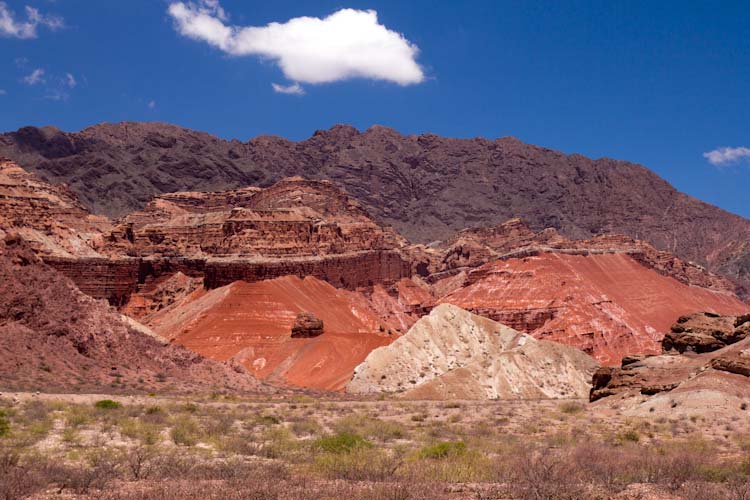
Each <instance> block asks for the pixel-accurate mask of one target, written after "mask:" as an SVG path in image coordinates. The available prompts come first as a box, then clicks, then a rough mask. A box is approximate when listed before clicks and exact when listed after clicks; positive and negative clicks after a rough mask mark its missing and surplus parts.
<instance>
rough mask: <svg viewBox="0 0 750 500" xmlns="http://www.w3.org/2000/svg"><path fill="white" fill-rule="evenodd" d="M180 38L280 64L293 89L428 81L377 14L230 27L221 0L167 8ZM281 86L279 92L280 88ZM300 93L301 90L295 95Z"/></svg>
mask: <svg viewBox="0 0 750 500" xmlns="http://www.w3.org/2000/svg"><path fill="white" fill-rule="evenodd" d="M168 12H169V15H170V16H171V17H172V19H173V20H174V23H175V29H176V30H177V32H178V33H180V34H181V35H183V36H185V37H188V38H192V39H194V40H199V41H203V42H206V43H208V44H209V45H211V46H213V47H216V48H217V49H219V50H221V51H223V52H224V53H226V54H229V55H233V56H252V55H254V56H259V57H262V58H265V59H269V60H272V61H274V62H276V64H278V66H279V68H280V69H281V71H282V72H283V74H284V76H285V77H287V78H288V79H289V80H290V81H292V82H293V84H292V85H289V86H286V87H284V86H281V85H277V84H274V85H273V88H274V90H276V91H277V92H281V91H282V90H279V89H294V91H293V92H289V93H299V90H302V88H301V87H299V83H312V84H318V83H328V82H335V81H339V80H347V79H351V78H368V79H373V80H385V81H390V82H394V83H397V84H399V85H412V84H417V83H420V82H422V81H424V78H425V76H424V72H423V71H422V68H421V67H420V65H419V64H418V63H417V62H416V57H417V55H418V53H419V49H418V48H417V46H416V45H414V44H413V43H411V42H410V41H409V40H407V39H406V38H405V37H404V36H403V35H402V34H400V33H397V32H395V31H392V30H389V29H388V28H386V27H385V26H384V25H382V24H380V23H379V22H378V14H377V12H375V11H374V10H367V11H364V10H355V9H341V10H339V11H337V12H334V13H333V14H331V15H329V16H328V17H324V18H322V19H321V18H317V17H296V18H294V19H290V20H289V21H287V22H285V23H270V24H268V25H266V26H231V25H228V24H227V23H226V20H227V15H226V13H225V12H224V10H223V9H222V8H221V6H220V5H219V2H218V0H203V1H200V2H198V3H195V2H172V3H171V4H170V5H169V8H168ZM277 87H278V88H277ZM297 89H299V90H297Z"/></svg>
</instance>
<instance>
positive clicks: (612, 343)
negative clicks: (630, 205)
mask: <svg viewBox="0 0 750 500" xmlns="http://www.w3.org/2000/svg"><path fill="white" fill-rule="evenodd" d="M453 286H454V287H456V286H457V285H456V284H454V285H453ZM438 301H439V302H444V303H451V304H455V305H457V306H459V307H462V308H465V309H468V310H471V311H473V312H475V313H476V314H480V315H482V316H486V317H489V318H492V319H494V320H496V321H500V322H502V323H505V324H507V325H509V326H511V327H513V328H516V329H518V330H521V331H525V332H527V333H530V334H532V335H533V336H534V337H536V338H539V339H546V340H553V341H556V342H561V343H564V344H567V345H570V346H574V347H577V348H579V349H581V350H583V351H584V352H587V353H589V354H591V355H592V356H593V357H594V358H595V359H596V360H597V361H599V362H600V363H602V364H605V365H617V364H619V363H620V359H621V358H622V357H623V356H624V355H627V354H635V353H641V354H646V353H650V354H656V353H658V352H660V351H661V339H662V337H663V335H664V332H665V331H666V330H667V329H668V328H669V325H670V324H671V323H672V322H673V321H674V318H675V317H677V316H679V315H682V314H686V313H689V312H692V311H695V310H706V311H712V312H716V313H724V314H733V313H734V314H738V313H742V312H745V311H746V309H747V305H746V304H744V303H743V302H741V301H740V300H738V299H737V297H736V296H734V295H732V294H731V293H729V292H721V291H714V290H708V289H705V288H701V287H698V286H688V285H685V284H684V283H680V282H678V281H677V280H675V279H673V278H670V277H666V276H664V275H662V274H660V273H658V272H656V271H655V270H653V269H649V268H647V267H644V266H643V265H641V263H639V262H637V261H636V260H634V259H633V258H632V257H631V256H630V255H628V254H625V253H602V254H586V253H584V254H583V255H576V254H569V253H547V252H544V253H538V254H537V255H529V256H526V257H522V258H518V257H516V258H509V259H507V260H499V261H495V262H491V263H489V264H486V265H484V266H481V267H479V268H477V269H475V270H473V271H470V272H468V273H466V275H465V278H464V281H463V282H462V283H460V284H458V288H455V289H454V290H453V291H450V292H448V293H447V294H445V295H443V296H442V297H440V298H439V299H438Z"/></svg>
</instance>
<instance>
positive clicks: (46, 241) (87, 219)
mask: <svg viewBox="0 0 750 500" xmlns="http://www.w3.org/2000/svg"><path fill="white" fill-rule="evenodd" d="M109 227H110V223H109V221H108V220H107V219H106V218H105V217H99V216H93V215H90V214H89V213H88V211H87V210H86V209H85V208H84V207H83V205H81V204H80V203H79V202H78V200H77V199H76V197H75V195H74V194H73V193H72V192H71V191H69V190H68V189H67V188H65V187H64V186H53V185H51V184H47V183H45V182H41V181H40V180H39V179H37V178H36V177H35V176H34V175H32V174H29V173H28V172H26V171H25V170H23V169H22V168H21V167H19V166H18V165H16V164H15V163H13V162H11V161H9V160H6V159H4V158H1V157H0V236H2V234H1V233H7V232H13V233H16V234H18V235H19V236H21V237H22V238H23V239H24V240H25V241H26V242H27V244H28V245H29V246H30V247H31V248H33V249H34V251H35V252H36V253H37V254H39V255H42V256H55V257H79V258H80V257H101V254H100V253H99V250H101V247H102V246H103V244H104V242H103V237H102V235H103V233H104V232H105V231H107V230H108V229H109Z"/></svg>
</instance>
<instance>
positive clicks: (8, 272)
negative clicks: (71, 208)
mask: <svg viewBox="0 0 750 500" xmlns="http://www.w3.org/2000/svg"><path fill="white" fill-rule="evenodd" d="M153 335H154V334H153V333H152V332H149V331H148V330H147V329H146V328H145V327H143V326H142V325H140V326H139V325H136V324H135V323H134V322H133V321H132V320H131V321H128V320H127V318H125V317H124V316H122V315H120V314H119V313H117V312H116V311H115V310H114V309H112V308H110V307H109V306H107V305H106V304H105V303H103V302H102V301H97V300H94V299H92V298H90V297H88V296H86V295H84V294H82V293H81V292H80V291H79V290H78V289H77V288H76V287H75V286H74V285H73V283H72V282H71V281H70V280H68V279H66V278H65V277H64V276H63V275H61V274H60V273H58V272H57V271H55V270H54V269H52V268H51V267H49V266H47V265H45V264H44V263H43V262H42V261H41V260H40V259H39V258H38V257H37V256H36V255H35V254H34V252H32V251H31V250H30V249H29V248H28V247H27V246H26V244H25V242H23V240H22V239H21V238H20V237H18V236H16V237H9V238H8V239H7V240H5V241H3V240H0V353H2V354H1V355H0V389H2V390H27V391H29V390H40V389H41V390H45V391H68V392H70V391H106V392H108V393H112V392H116V393H117V392H128V393H133V392H151V391H159V392H161V393H164V392H185V391H202V392H206V391H209V390H210V391H217V390H219V391H222V390H230V391H232V392H238V391H240V392H259V391H260V392H269V388H268V387H264V386H263V385H261V384H259V383H258V381H257V380H256V379H254V378H253V377H252V376H250V375H249V374H248V373H247V371H246V370H244V368H242V367H241V366H240V365H238V364H232V363H218V362H216V361H211V360H207V359H205V358H204V357H202V356H200V355H198V354H196V353H195V352H191V351H189V350H187V349H184V348H182V347H179V346H169V345H165V343H164V341H163V340H161V339H159V338H156V337H155V336H153Z"/></svg>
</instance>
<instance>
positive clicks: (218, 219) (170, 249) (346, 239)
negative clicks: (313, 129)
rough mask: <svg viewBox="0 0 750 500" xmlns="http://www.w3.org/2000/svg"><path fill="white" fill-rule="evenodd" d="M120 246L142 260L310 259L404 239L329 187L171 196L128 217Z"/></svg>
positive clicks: (293, 185)
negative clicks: (174, 257)
mask: <svg viewBox="0 0 750 500" xmlns="http://www.w3.org/2000/svg"><path fill="white" fill-rule="evenodd" d="M116 231H117V232H119V233H118V234H117V236H118V238H116V243H115V247H121V248H122V249H123V251H125V252H127V253H128V254H131V255H135V256H141V257H155V256H174V255H178V256H181V257H184V258H200V257H202V258H206V257H226V256H231V257H268V258H279V257H309V256H321V255H336V254H346V253H356V252H363V251H374V250H392V249H397V248H400V247H403V246H405V244H406V243H405V241H404V240H403V239H402V238H401V237H400V236H398V235H397V234H396V233H395V232H394V231H393V230H391V229H384V228H381V227H380V226H378V225H377V224H375V223H374V222H373V221H372V220H371V219H370V218H369V217H368V216H367V214H366V213H365V212H364V211H363V210H362V209H361V208H360V207H359V205H358V204H357V203H356V202H354V201H353V200H351V199H350V198H349V197H348V196H346V195H345V194H344V193H342V192H341V191H340V190H339V189H338V188H336V187H334V185H333V184H331V183H330V182H326V181H306V180H304V179H301V178H290V179H284V180H282V181H280V182H278V183H277V184H274V185H273V186H271V187H269V188H266V189H258V188H246V189H241V190H235V191H225V192H221V193H171V194H167V195H162V196H160V197H158V198H156V199H154V200H153V201H152V202H150V203H149V204H148V205H147V206H146V208H145V210H143V211H140V212H135V213H133V214H130V215H128V216H126V217H125V218H124V219H123V220H122V223H121V224H120V225H119V226H118V227H117V229H116Z"/></svg>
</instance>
